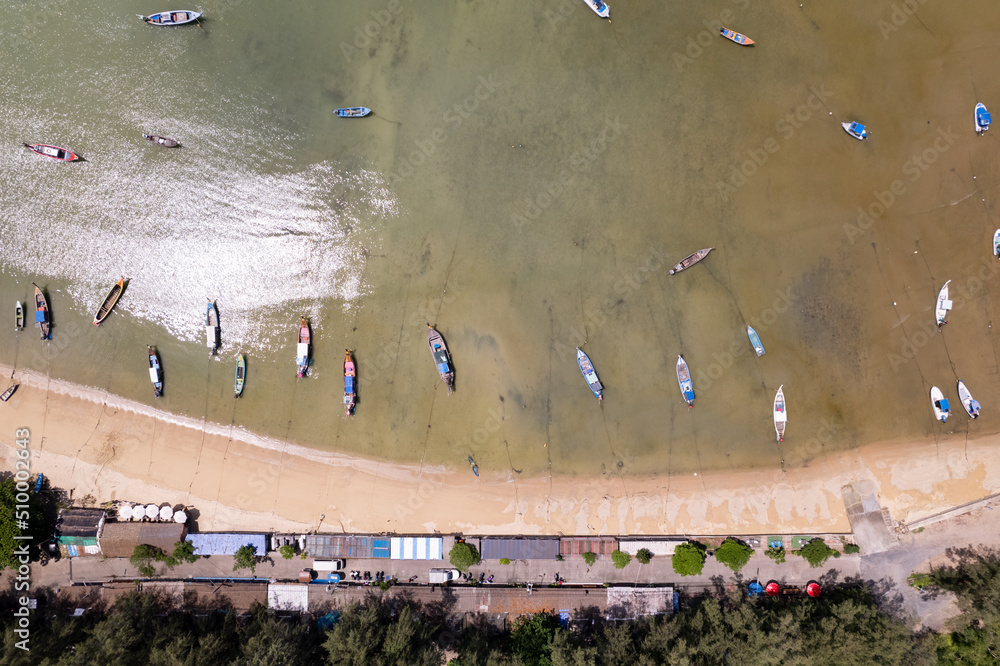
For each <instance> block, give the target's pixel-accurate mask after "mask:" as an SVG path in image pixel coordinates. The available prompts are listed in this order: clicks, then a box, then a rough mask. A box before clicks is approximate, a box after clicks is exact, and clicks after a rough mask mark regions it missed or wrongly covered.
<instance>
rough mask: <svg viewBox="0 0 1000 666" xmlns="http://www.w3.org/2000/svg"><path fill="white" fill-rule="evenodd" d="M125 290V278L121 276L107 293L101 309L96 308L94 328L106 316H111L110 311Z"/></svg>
mask: <svg viewBox="0 0 1000 666" xmlns="http://www.w3.org/2000/svg"><path fill="white" fill-rule="evenodd" d="M124 290H125V277H124V276H123V277H122V278H121V279H120V280H118V282H116V283H115V285H114V286H113V287H111V290H110V291H108V295H107V296H105V297H104V302H103V303H101V307H100V308H98V310H97V314H96V315H94V326H100V325H101V324H102V323H103V322H104V320H105V319H107V317H108V315H109V314H111V309H112V308H113V307H115V303H117V302H118V299H119V298H121V296H122V292H123V291H124Z"/></svg>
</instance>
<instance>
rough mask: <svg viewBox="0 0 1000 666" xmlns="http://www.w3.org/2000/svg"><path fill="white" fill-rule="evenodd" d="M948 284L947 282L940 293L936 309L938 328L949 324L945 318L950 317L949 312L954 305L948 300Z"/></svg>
mask: <svg viewBox="0 0 1000 666" xmlns="http://www.w3.org/2000/svg"><path fill="white" fill-rule="evenodd" d="M948 282H951V280H948ZM948 282H945V283H944V286H943V287H941V291H939V292H938V297H937V307H935V308H934V316H935V320H936V321H937V325H938V326H944V325H945V324H947V323H948V322H947V320H945V317H947V316H948V310H951V305H952V303H951V301H949V300H948Z"/></svg>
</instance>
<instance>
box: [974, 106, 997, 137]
mask: <svg viewBox="0 0 1000 666" xmlns="http://www.w3.org/2000/svg"><path fill="white" fill-rule="evenodd" d="M991 122H993V120H992V119H991V118H990V112H989V111H987V110H986V105H985V104H983V103H982V102H980V103H979V104H976V134H978V135H979V136H982V135H983V134H984V133H985V132H986V130H988V129H989V128H990V123H991Z"/></svg>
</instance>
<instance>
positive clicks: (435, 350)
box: [427, 324, 455, 395]
mask: <svg viewBox="0 0 1000 666" xmlns="http://www.w3.org/2000/svg"><path fill="white" fill-rule="evenodd" d="M427 328H428V329H429V330H428V331H427V346H428V347H430V350H431V356H432V357H433V358H434V365H436V366H437V370H438V374H440V375H441V379H443V380H444V383H445V385H447V386H448V395H451V392H452V391H453V390H455V368H453V367H452V365H451V354H449V353H448V346H447V345H446V344H445V343H444V338H443V337H441V334H440V333H438V331H437V329H436V328H434V327H433V326H431V325H430V324H427Z"/></svg>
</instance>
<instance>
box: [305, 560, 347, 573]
mask: <svg viewBox="0 0 1000 666" xmlns="http://www.w3.org/2000/svg"><path fill="white" fill-rule="evenodd" d="M312 568H313V571H340V570H341V569H343V568H344V560H314V561H313V566H312Z"/></svg>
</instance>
